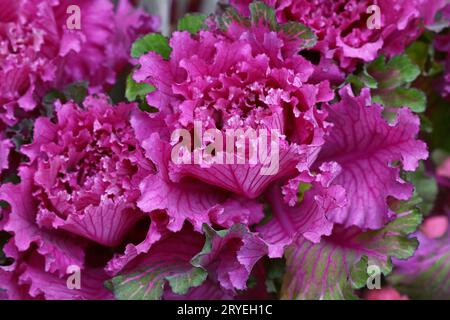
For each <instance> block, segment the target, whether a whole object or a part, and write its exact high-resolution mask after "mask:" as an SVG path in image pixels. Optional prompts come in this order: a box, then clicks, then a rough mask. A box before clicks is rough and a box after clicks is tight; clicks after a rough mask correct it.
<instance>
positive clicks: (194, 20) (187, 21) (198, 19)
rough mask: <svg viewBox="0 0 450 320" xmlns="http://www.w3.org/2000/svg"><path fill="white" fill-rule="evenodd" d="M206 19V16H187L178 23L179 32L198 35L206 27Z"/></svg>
mask: <svg viewBox="0 0 450 320" xmlns="http://www.w3.org/2000/svg"><path fill="white" fill-rule="evenodd" d="M205 19H206V15H204V14H187V15H185V16H184V17H183V18H181V19H180V20H179V21H178V30H180V31H189V32H190V33H191V34H196V33H198V32H199V31H200V30H201V29H202V28H203V27H204V22H205Z"/></svg>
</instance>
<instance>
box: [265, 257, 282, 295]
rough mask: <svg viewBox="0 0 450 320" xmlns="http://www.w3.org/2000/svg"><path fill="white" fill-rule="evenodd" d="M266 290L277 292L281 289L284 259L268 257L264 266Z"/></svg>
mask: <svg viewBox="0 0 450 320" xmlns="http://www.w3.org/2000/svg"><path fill="white" fill-rule="evenodd" d="M266 270H267V273H266V281H265V284H266V290H267V292H269V293H278V292H279V291H280V289H281V285H282V283H283V282H282V279H283V276H284V273H285V271H286V261H285V260H284V259H269V260H268V262H267V266H266Z"/></svg>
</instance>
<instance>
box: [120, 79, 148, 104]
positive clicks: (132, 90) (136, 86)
mask: <svg viewBox="0 0 450 320" xmlns="http://www.w3.org/2000/svg"><path fill="white" fill-rule="evenodd" d="M154 90H155V87H153V86H152V85H150V84H148V83H145V82H142V83H137V82H136V81H134V80H133V78H132V76H131V74H130V75H128V77H127V84H126V89H125V97H126V98H127V100H128V101H136V99H140V100H145V95H146V94H147V93H150V92H152V91H154Z"/></svg>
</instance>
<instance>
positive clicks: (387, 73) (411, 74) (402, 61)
mask: <svg viewBox="0 0 450 320" xmlns="http://www.w3.org/2000/svg"><path fill="white" fill-rule="evenodd" d="M367 72H368V73H369V74H370V75H371V76H372V77H374V78H375V79H376V80H377V82H378V89H380V90H386V89H391V90H392V89H395V88H397V87H400V86H403V85H405V84H409V83H411V82H413V81H414V80H416V78H417V77H418V76H419V75H420V68H419V67H418V66H417V65H415V64H414V63H413V62H412V61H411V59H409V57H408V56H407V55H406V54H403V55H400V56H396V57H394V58H392V59H391V60H390V61H389V62H387V63H386V58H385V57H384V56H380V57H379V58H378V59H376V60H375V61H374V62H372V63H370V64H369V65H368V66H367Z"/></svg>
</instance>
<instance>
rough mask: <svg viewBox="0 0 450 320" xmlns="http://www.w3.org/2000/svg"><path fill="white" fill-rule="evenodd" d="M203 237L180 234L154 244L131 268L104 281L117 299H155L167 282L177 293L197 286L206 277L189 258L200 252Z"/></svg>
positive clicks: (181, 232) (186, 233)
mask: <svg viewBox="0 0 450 320" xmlns="http://www.w3.org/2000/svg"><path fill="white" fill-rule="evenodd" d="M202 243H203V238H202V237H201V236H200V235H197V234H193V233H191V232H184V231H180V232H178V233H175V234H172V235H170V236H169V237H167V238H165V239H163V240H161V241H159V242H158V243H156V244H155V245H154V246H153V247H152V248H151V249H150V251H149V252H148V253H147V254H146V255H143V256H140V257H138V258H136V260H134V261H133V263H134V267H133V268H131V267H130V268H129V269H128V270H127V271H125V272H123V273H121V274H119V275H117V276H116V277H114V278H112V279H111V280H108V281H106V282H105V287H106V288H108V289H109V290H111V291H112V292H113V293H114V296H115V297H116V299H118V300H158V299H161V297H162V294H163V293H164V287H165V285H166V283H168V284H169V285H170V287H171V289H172V291H173V292H174V293H176V294H185V293H186V292H187V291H188V290H189V289H190V288H192V287H197V286H200V285H201V284H202V283H203V281H205V279H206V277H207V273H206V271H205V270H204V269H202V268H197V267H194V266H193V265H192V264H191V259H192V257H193V256H195V255H196V254H197V253H198V252H199V251H200V249H201V246H202Z"/></svg>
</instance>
